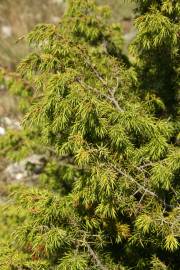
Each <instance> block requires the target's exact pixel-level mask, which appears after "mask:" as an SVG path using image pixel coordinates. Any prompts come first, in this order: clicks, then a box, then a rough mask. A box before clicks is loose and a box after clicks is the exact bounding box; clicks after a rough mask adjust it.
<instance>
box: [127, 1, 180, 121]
mask: <svg viewBox="0 0 180 270" xmlns="http://www.w3.org/2000/svg"><path fill="white" fill-rule="evenodd" d="M136 2H137V11H138V16H137V19H136V22H135V25H136V27H137V30H138V32H137V36H136V38H135V40H134V42H133V44H132V46H131V51H132V52H133V54H134V55H135V56H136V57H137V59H138V61H136V64H137V66H138V67H139V82H140V87H141V89H142V92H143V94H144V96H146V98H147V100H152V101H153V102H154V105H155V108H156V110H157V112H158V113H160V114H161V115H162V113H163V114H165V113H166V114H168V115H173V117H175V116H176V117H177V115H179V48H180V45H179V44H180V43H179V27H180V25H179V22H180V4H179V1H171V0H165V1H154V0H153V1H146V0H145V1H138V0H137V1H136ZM159 98H161V100H159Z"/></svg>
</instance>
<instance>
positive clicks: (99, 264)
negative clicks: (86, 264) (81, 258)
mask: <svg viewBox="0 0 180 270" xmlns="http://www.w3.org/2000/svg"><path fill="white" fill-rule="evenodd" d="M86 246H87V249H88V251H89V254H90V255H91V257H92V258H93V259H94V261H95V262H96V264H97V266H98V267H99V268H100V269H101V270H108V268H107V267H106V266H104V265H103V264H102V263H101V261H100V259H99V257H98V256H97V254H96V253H95V252H94V250H93V249H92V248H91V246H90V245H89V243H87V242H86Z"/></svg>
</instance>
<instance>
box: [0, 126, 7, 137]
mask: <svg viewBox="0 0 180 270" xmlns="http://www.w3.org/2000/svg"><path fill="white" fill-rule="evenodd" d="M5 134H6V131H5V128H3V127H0V136H3V135H5Z"/></svg>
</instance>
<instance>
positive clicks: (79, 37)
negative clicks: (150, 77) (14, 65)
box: [0, 0, 180, 270]
mask: <svg viewBox="0 0 180 270" xmlns="http://www.w3.org/2000/svg"><path fill="white" fill-rule="evenodd" d="M107 15H108V11H107V9H104V8H102V7H97V6H96V5H95V3H94V1H90V0H87V1H79V0H70V1H69V5H68V8H67V11H66V13H65V15H64V16H63V18H62V19H61V21H60V23H59V24H58V25H49V24H46V25H38V26H36V27H35V28H34V30H33V31H32V32H31V33H30V34H29V35H28V40H29V43H30V46H31V47H33V48H34V49H33V50H34V51H33V52H32V53H31V54H30V55H28V56H27V57H26V58H25V59H24V60H23V61H22V63H21V64H20V66H19V72H21V74H22V77H23V78H24V79H26V80H27V81H28V82H30V84H31V85H33V89H35V91H34V94H33V95H34V98H33V104H32V106H31V108H30V109H29V111H28V113H27V114H26V117H25V120H24V128H25V129H28V130H29V129H31V128H32V129H35V130H36V131H37V130H38V133H36V134H37V137H38V143H39V145H36V147H37V149H39V148H40V147H42V148H43V149H48V151H49V161H48V162H47V166H46V168H45V170H44V171H43V173H42V174H41V176H40V178H41V179H40V181H41V183H42V182H43V183H44V186H42V185H40V186H39V187H36V188H27V187H21V188H20V187H15V188H14V192H13V200H11V201H10V202H9V210H8V211H7V213H10V214H9V215H6V212H4V214H3V215H5V217H6V219H5V222H6V223H7V224H9V223H11V221H10V219H12V216H13V217H14V215H15V216H16V213H15V214H14V212H13V213H12V210H16V209H18V213H19V214H17V217H16V221H15V222H14V226H15V231H14V237H13V240H11V239H8V241H7V244H6V245H4V247H3V248H2V249H1V257H0V265H1V269H3V270H4V269H59V270H61V269H62V270H66V269H68V270H69V269H71V270H81V269H82V270H85V269H101V270H106V269H112V270H115V269H116V270H117V269H133V268H135V269H154V270H156V269H178V265H179V262H178V249H179V243H178V238H179V236H180V232H179V217H180V212H179V204H178V200H179V183H178V173H179V168H180V153H179V149H178V148H177V146H176V145H174V144H173V143H172V138H173V137H174V136H175V134H176V132H177V130H176V129H175V128H174V125H173V124H172V123H171V122H170V121H169V120H168V119H158V118H157V115H156V114H153V112H152V107H151V106H149V105H148V104H147V101H146V100H144V99H143V98H142V96H141V92H140V91H139V89H140V86H139V81H138V77H137V76H136V74H139V73H138V72H139V69H140V67H139V69H137V70H136V68H135V67H133V66H130V64H129V63H128V62H127V61H126V60H125V58H124V57H123V55H122V53H121V42H122V41H121V35H120V29H119V27H118V26H115V25H113V26H110V25H108V24H107V23H106V16H107ZM141 45H142V44H139V43H137V45H136V46H138V48H139V46H141ZM141 87H142V86H141ZM33 140H34V142H36V143H34V144H37V141H36V140H37V138H35V139H33V138H32V137H31V141H32V142H31V143H32V145H33ZM9 211H10V212H9ZM16 211H17V210H16ZM16 211H15V212H16ZM17 223H18V224H17Z"/></svg>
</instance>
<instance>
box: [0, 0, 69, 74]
mask: <svg viewBox="0 0 180 270" xmlns="http://www.w3.org/2000/svg"><path fill="white" fill-rule="evenodd" d="M63 10H64V5H63V4H58V3H57V2H55V1H53V0H0V63H1V64H2V65H6V66H8V67H10V68H12V69H13V68H14V66H15V65H16V64H17V62H18V61H19V60H20V59H21V58H22V57H23V56H24V55H26V53H27V51H28V48H27V46H26V45H25V42H23V41H21V42H18V43H17V42H16V41H17V40H18V39H19V37H21V36H22V35H25V34H26V33H27V32H29V31H30V30H31V29H32V28H33V27H34V25H36V24H37V23H42V22H43V23H46V22H55V21H58V18H59V17H60V16H61V15H62V13H63Z"/></svg>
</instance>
